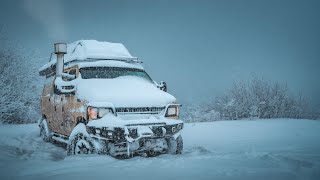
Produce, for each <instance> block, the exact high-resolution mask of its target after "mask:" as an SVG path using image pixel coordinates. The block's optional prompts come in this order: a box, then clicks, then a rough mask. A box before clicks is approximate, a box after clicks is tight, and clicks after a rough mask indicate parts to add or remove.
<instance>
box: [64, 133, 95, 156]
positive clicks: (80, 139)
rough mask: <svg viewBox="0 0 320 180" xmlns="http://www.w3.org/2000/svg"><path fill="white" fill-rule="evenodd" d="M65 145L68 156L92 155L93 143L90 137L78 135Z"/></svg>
mask: <svg viewBox="0 0 320 180" xmlns="http://www.w3.org/2000/svg"><path fill="white" fill-rule="evenodd" d="M69 142H70V143H69V144H68V145H67V154H68V155H79V154H92V153H94V150H95V148H94V143H93V140H92V138H91V137H90V136H88V135H84V134H83V133H78V134H76V135H75V136H73V138H72V139H71V141H69Z"/></svg>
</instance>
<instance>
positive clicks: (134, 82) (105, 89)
mask: <svg viewBox="0 0 320 180" xmlns="http://www.w3.org/2000/svg"><path fill="white" fill-rule="evenodd" d="M76 93H77V96H78V97H79V98H80V99H84V100H87V101H88V102H110V103H112V104H114V106H115V107H164V106H166V105H167V104H169V103H173V102H175V101H176V98H175V97H173V96H172V95H170V94H168V93H166V92H164V91H162V90H160V89H158V88H157V87H156V85H155V84H153V83H152V82H149V81H148V80H145V79H142V78H140V77H133V76H124V77H118V78H114V79H81V78H79V79H78V81H77V92H76Z"/></svg>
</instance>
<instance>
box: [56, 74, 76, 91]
mask: <svg viewBox="0 0 320 180" xmlns="http://www.w3.org/2000/svg"><path fill="white" fill-rule="evenodd" d="M54 91H55V93H56V94H74V93H75V92H76V84H75V83H74V81H64V80H63V79H62V78H61V77H56V79H55V80H54Z"/></svg>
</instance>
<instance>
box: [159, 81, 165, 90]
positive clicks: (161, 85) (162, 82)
mask: <svg viewBox="0 0 320 180" xmlns="http://www.w3.org/2000/svg"><path fill="white" fill-rule="evenodd" d="M159 88H160V90H162V91H164V92H167V83H166V82H164V81H161V82H160V85H159Z"/></svg>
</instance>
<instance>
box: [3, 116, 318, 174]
mask: <svg viewBox="0 0 320 180" xmlns="http://www.w3.org/2000/svg"><path fill="white" fill-rule="evenodd" d="M183 137H184V143H185V150H184V152H183V154H182V155H161V156H158V157H155V158H144V157H134V158H132V159H126V160H118V159H114V158H112V157H108V156H105V155H90V156H80V157H75V156H73V157H67V156H66V151H65V149H64V148H63V147H59V146H56V145H53V144H50V143H45V142H43V141H42V140H41V139H40V137H39V131H38V127H37V125H36V124H28V125H0V169H1V170H0V171H1V177H0V179H1V180H5V179H24V180H26V179H41V180H43V179H45V180H49V179H77V180H78V179H98V178H101V179H126V180H128V179H132V180H133V179H139V180H144V179H150V180H154V179H162V180H164V179H175V180H178V179H179V180H180V179H182V180H185V179H197V180H200V179H246V180H248V179H281V180H282V179H290V180H291V179H292V180H294V179H306V180H307V179H315V180H316V179H320V121H313V120H292V119H281V120H242V121H217V122H208V123H192V124H185V129H184V131H183Z"/></svg>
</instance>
